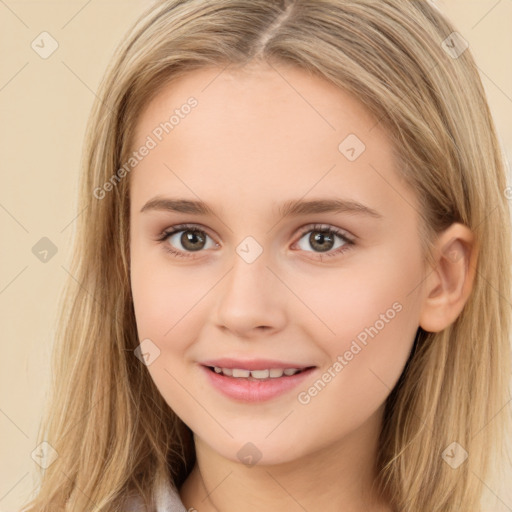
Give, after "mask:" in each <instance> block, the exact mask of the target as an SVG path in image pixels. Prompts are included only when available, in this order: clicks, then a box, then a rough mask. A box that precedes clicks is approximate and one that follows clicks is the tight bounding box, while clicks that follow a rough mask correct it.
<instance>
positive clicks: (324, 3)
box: [25, 0, 510, 512]
mask: <svg viewBox="0 0 512 512" xmlns="http://www.w3.org/2000/svg"><path fill="white" fill-rule="evenodd" d="M98 98H99V100H98V101H97V102H96V104H95V106H94V109H93V112H92V116H91V119H90V123H89V128H88V135H87V144H86V148H85V158H84V162H83V174H82V180H81V196H80V200H81V203H80V205H79V209H80V211H83V213H82V214H81V216H80V217H79V219H78V236H77V240H76V245H75V250H74V253H73V254H74V259H73V266H72V269H71V274H72V275H73V279H72V280H71V281H70V283H69V285H68V288H67V290H66V292H65V295H64V298H65V301H63V311H62V329H61V331H60V333H59V339H58V345H57V347H56V352H55V354H56V357H55V361H54V375H55V387H54V390H53V398H52V402H51V404H50V405H49V407H48V414H47V418H46V420H45V423H44V425H43V427H42V429H41V434H40V442H41V446H42V448H44V450H46V455H47V461H46V464H44V466H46V470H45V472H44V474H43V477H42V483H41V487H40V490H39V493H38V495H37V497H35V498H34V499H33V501H32V502H31V503H30V504H29V505H27V507H26V508H25V510H26V511H34V512H35V511H38V512H42V511H56V510H66V511H73V512H82V511H84V512H85V511H90V510H94V511H115V510H126V511H135V510H148V511H149V510H152V511H154V510H156V511H159V512H160V511H164V510H165V511H171V510H172V511H174V510H178V511H184V510H187V509H188V510H197V511H200V512H202V511H213V510H218V511H222V512H229V511H231V510H241V509H243V510H268V511H273V510H288V511H295V510H297V511H299V510H309V511H315V510H322V511H331V510H332V511H334V510H344V511H350V512H359V511H363V510H365V511H370V510H371V511H372V512H377V511H379V512H384V511H386V512H390V511H397V512H398V511H400V512H405V511H408V512H420V511H421V512H423V511H429V512H441V511H442V512H455V511H457V512H459V511H464V512H473V511H475V512H476V511H480V510H482V506H481V499H482V493H483V490H484V488H486V487H488V486H491V487H492V485H493V484H492V481H491V480H490V479H491V477H492V476H493V474H492V473H491V472H490V462H493V461H495V459H496V458H497V456H498V455H501V453H502V451H503V447H504V442H505V434H509V433H510V430H508V428H509V427H508V424H507V423H506V420H507V419H508V412H507V411H508V409H507V408H505V405H506V404H507V402H508V400H509V394H508V390H507V387H508V379H509V375H510V346H509V330H510V307H509V306H510V227H509V211H508V207H507V201H506V197H505V192H504V191H505V188H506V183H505V173H504V164H503V159H502V155H501V153H500V148H499V145H498V142H497V137H496V133H495V128H494V125H493V121H492V119H491V115H490V113H489V109H488V106H487V103H486V98H485V95H484V91H483V88H482V84H481V82H480V80H479V77H478V73H477V70H476V67H475V64H474V61H473V59H472V57H471V54H470V52H469V50H468V49H467V45H466V44H465V41H464V39H463V38H462V37H461V36H460V35H459V34H457V33H456V32H455V31H454V29H453V27H452V26H451V25H450V23H448V22H447V20H446V19H444V18H443V16H442V15H441V14H440V13H439V12H438V11H437V10H436V9H435V8H433V7H432V6H431V5H430V4H429V3H427V2H424V1H407V2H406V1H403V0H380V1H378V2H377V1H375V0H357V1H345V0H315V1H313V0H294V1H291V0H290V1H285V0H282V1H271V0H250V1H249V0H218V1H215V2H207V1H204V0H181V1H179V0H166V1H160V2H157V3H156V4H154V5H153V6H152V7H151V8H149V9H148V11H147V12H146V13H145V14H144V15H143V16H142V17H141V18H140V19H139V20H138V22H137V23H136V25H135V27H134V28H133V29H132V31H131V32H130V34H129V35H128V37H127V38H126V40H125V41H124V42H123V44H122V45H121V46H120V48H119V49H118V52H117V54H116V57H115V59H114V61H113V62H112V65H111V66H110V68H109V69H108V71H107V74H106V77H105V79H104V80H103V82H102V84H101V87H100V91H99V93H98ZM77 283H78V284H77ZM498 497H499V496H498Z"/></svg>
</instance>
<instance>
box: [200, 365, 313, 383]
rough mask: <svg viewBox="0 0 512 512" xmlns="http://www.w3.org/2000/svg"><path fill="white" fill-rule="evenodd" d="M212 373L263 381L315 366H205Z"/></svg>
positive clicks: (295, 373)
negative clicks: (248, 367) (253, 368)
mask: <svg viewBox="0 0 512 512" xmlns="http://www.w3.org/2000/svg"><path fill="white" fill-rule="evenodd" d="M205 368H208V370H210V371H211V372H213V373H216V374H218V375H222V376H224V377H230V378H232V379H242V380H247V381H256V382H265V381H268V380H274V379H280V378H287V377H292V376H293V375H297V374H299V373H303V372H305V371H308V370H310V369H312V368H315V366H307V367H305V368H267V369H262V370H245V369H243V368H222V367H220V366H205Z"/></svg>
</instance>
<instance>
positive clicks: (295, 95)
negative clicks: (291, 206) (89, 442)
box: [130, 65, 396, 204]
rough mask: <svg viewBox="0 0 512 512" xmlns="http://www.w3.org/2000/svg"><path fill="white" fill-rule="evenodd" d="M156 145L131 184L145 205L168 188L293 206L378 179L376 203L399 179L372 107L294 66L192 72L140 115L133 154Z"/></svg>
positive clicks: (357, 189) (359, 189) (358, 189)
mask: <svg viewBox="0 0 512 512" xmlns="http://www.w3.org/2000/svg"><path fill="white" fill-rule="evenodd" d="M191 98H193V102H192V103H191V101H190V99H191ZM191 104H194V105H195V106H193V107H190V106H187V105H191ZM148 137H149V138H151V139H152V140H153V142H154V143H155V144H154V148H153V149H151V151H150V152H149V154H148V155H147V156H145V157H144V158H143V159H142V161H141V162H140V163H139V164H138V165H137V168H136V169H135V171H134V172H132V175H131V178H130V179H131V181H132V187H131V188H134V189H135V190H134V192H133V193H134V194H136V196H137V198H139V196H140V198H139V199H140V200H142V198H143V197H142V196H144V197H145V198H146V199H147V196H148V195H150V194H152V193H153V194H156V193H162V192H163V189H165V191H169V192H170V191H172V192H175V191H176V190H177V189H178V191H179V192H180V193H183V194H186V195H188V196H189V197H191V196H192V195H194V193H196V192H197V194H196V195H198V194H199V192H201V195H203V196H204V195H207V196H208V195H210V196H211V197H213V196H216V197H218V198H219V201H220V202H221V201H222V198H221V197H220V196H221V195H224V194H225V195H226V197H228V196H229V194H231V195H232V196H236V197H238V198H239V200H240V201H241V202H243V200H244V198H245V199H247V198H248V197H249V196H254V195H257V196H259V197H260V198H268V199H269V200H272V201H273V202H276V201H279V200H283V199H286V198H287V197H283V191H284V189H286V190H289V193H287V196H290V197H297V196H298V195H304V194H307V193H308V191H313V189H314V192H318V193H323V192H331V193H332V192H333V191H336V190H339V191H340V192H342V191H343V190H344V189H347V190H350V191H351V192H352V196H353V197H356V196H361V194H363V195H364V188H365V187H364V181H365V180H366V181H368V180H369V179H370V180H371V181H372V182H373V184H374V185H378V186H380V192H381V193H380V194H378V193H377V195H376V197H375V198H374V199H375V201H376V202H375V203H374V204H378V203H381V202H382V201H384V200H385V199H386V197H385V196H386V193H389V192H391V191H390V190H387V191H386V190H384V188H385V187H383V185H384V182H383V179H384V180H386V179H387V180H390V179H396V176H391V174H394V169H395V159H394V154H393V146H392V144H391V142H390V140H389V139H388V138H387V136H386V132H385V130H384V129H383V128H382V126H381V125H379V123H378V122H377V120H376V119H375V118H374V117H373V116H372V115H371V114H370V113H369V112H368V111H367V110H366V109H365V107H364V105H363V104H361V103H360V102H359V101H358V100H357V99H355V98H354V97H353V96H351V95H350V94H348V93H347V92H345V91H343V90H341V89H339V88H338V87H336V86H335V85H334V84H332V83H330V82H328V81H327V80H325V79H323V78H321V77H319V76H317V75H313V74H311V73H308V72H307V71H304V70H301V69H298V68H295V67H291V66H279V67H275V66H269V65H257V66H251V67H248V68H244V69H230V68H229V67H228V68H225V69H223V68H205V69H200V70H194V71H191V72H189V73H187V74H186V75H184V76H182V77H180V78H178V79H176V80H173V81H172V82H170V83H169V84H167V85H166V86H164V87H163V88H162V89H161V90H160V92H159V93H158V94H157V95H156V96H155V97H154V98H153V99H152V101H151V102H150V103H149V104H148V105H147V106H146V108H145V109H144V110H143V111H142V113H141V115H140V116H139V119H138V122H137V125H136V129H135V136H134V144H133V145H132V148H133V149H134V150H136V149H137V148H139V147H141V146H143V145H144V144H145V141H147V140H148ZM159 137H160V138H159ZM160 139H161V140H160ZM387 188H389V186H388V187H387ZM374 189H375V187H374ZM374 192H378V190H376V189H375V190H374ZM392 194H396V192H392ZM173 195H176V194H175V193H174V194H173ZM356 198H357V197H356ZM395 199H396V198H395ZM214 202H215V201H214Z"/></svg>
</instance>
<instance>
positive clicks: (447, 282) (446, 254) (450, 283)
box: [420, 223, 477, 332]
mask: <svg viewBox="0 0 512 512" xmlns="http://www.w3.org/2000/svg"><path fill="white" fill-rule="evenodd" d="M433 252H434V259H435V265H434V267H431V268H430V269H429V270H428V272H429V273H428V275H427V278H426V280H425V287H424V296H423V304H422V308H421V314H420V327H421V328H422V329H423V330H425V331H428V332H439V331H442V330H443V329H445V328H446V327H448V326H449V325H450V324H452V323H453V322H455V320H456V319H457V317H458V316H459V314H460V313H461V311H462V308H463V307H464V305H465V304H466V301H467V300H468V298H469V295H470V293H471V290H472V288H473V281H474V277H475V271H476V260H477V250H476V246H475V242H474V235H473V233H472V232H471V230H470V229H469V228H468V227H467V226H464V225H463V224H460V223H454V224H452V225H451V226H450V227H449V228H447V229H446V230H445V231H443V232H442V233H441V235H440V236H439V237H438V239H437V240H436V243H435V247H434V251H433Z"/></svg>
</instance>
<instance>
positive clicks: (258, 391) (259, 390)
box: [200, 362, 317, 403]
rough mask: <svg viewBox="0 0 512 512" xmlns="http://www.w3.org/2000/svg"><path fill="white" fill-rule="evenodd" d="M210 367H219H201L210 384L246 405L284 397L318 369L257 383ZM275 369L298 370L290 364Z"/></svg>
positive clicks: (312, 368)
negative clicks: (227, 375) (230, 375)
mask: <svg viewBox="0 0 512 512" xmlns="http://www.w3.org/2000/svg"><path fill="white" fill-rule="evenodd" d="M267 364H268V362H267ZM280 364H282V363H280ZM208 366H218V365H217V364H215V365H207V366H204V365H202V364H201V365H200V368H201V370H202V371H203V373H204V374H205V376H206V378H207V379H208V381H209V382H210V384H211V385H212V386H213V387H214V388H215V389H216V390H217V391H219V392H220V393H222V394H223V395H224V396H227V397H228V398H231V399H234V400H237V401H239V402H244V403H255V402H263V401H265V400H270V399H272V398H275V397H277V396H279V395H283V394H284V393H286V392H288V391H290V390H292V389H293V388H295V387H296V386H298V385H299V384H300V383H301V382H303V381H304V380H305V379H307V378H309V377H310V376H311V374H312V373H313V372H314V371H315V370H316V369H317V368H316V367H309V368H308V369H307V370H304V371H302V372H300V373H296V374H295V375H289V376H286V375H283V376H282V377H277V378H270V379H268V380H262V381H255V380H248V379H244V378H234V377H226V376H225V375H222V374H220V373H215V372H214V371H212V370H211V369H210V368H208ZM271 367H272V365H271V366H265V367H264V368H253V369H256V370H258V369H259V370H261V369H265V368H271ZM223 368H229V366H223ZM233 368H240V369H249V368H243V366H242V367H240V366H233ZM274 368H296V366H293V365H290V366H288V363H286V365H285V366H279V365H278V366H274ZM306 368H307V367H306Z"/></svg>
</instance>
